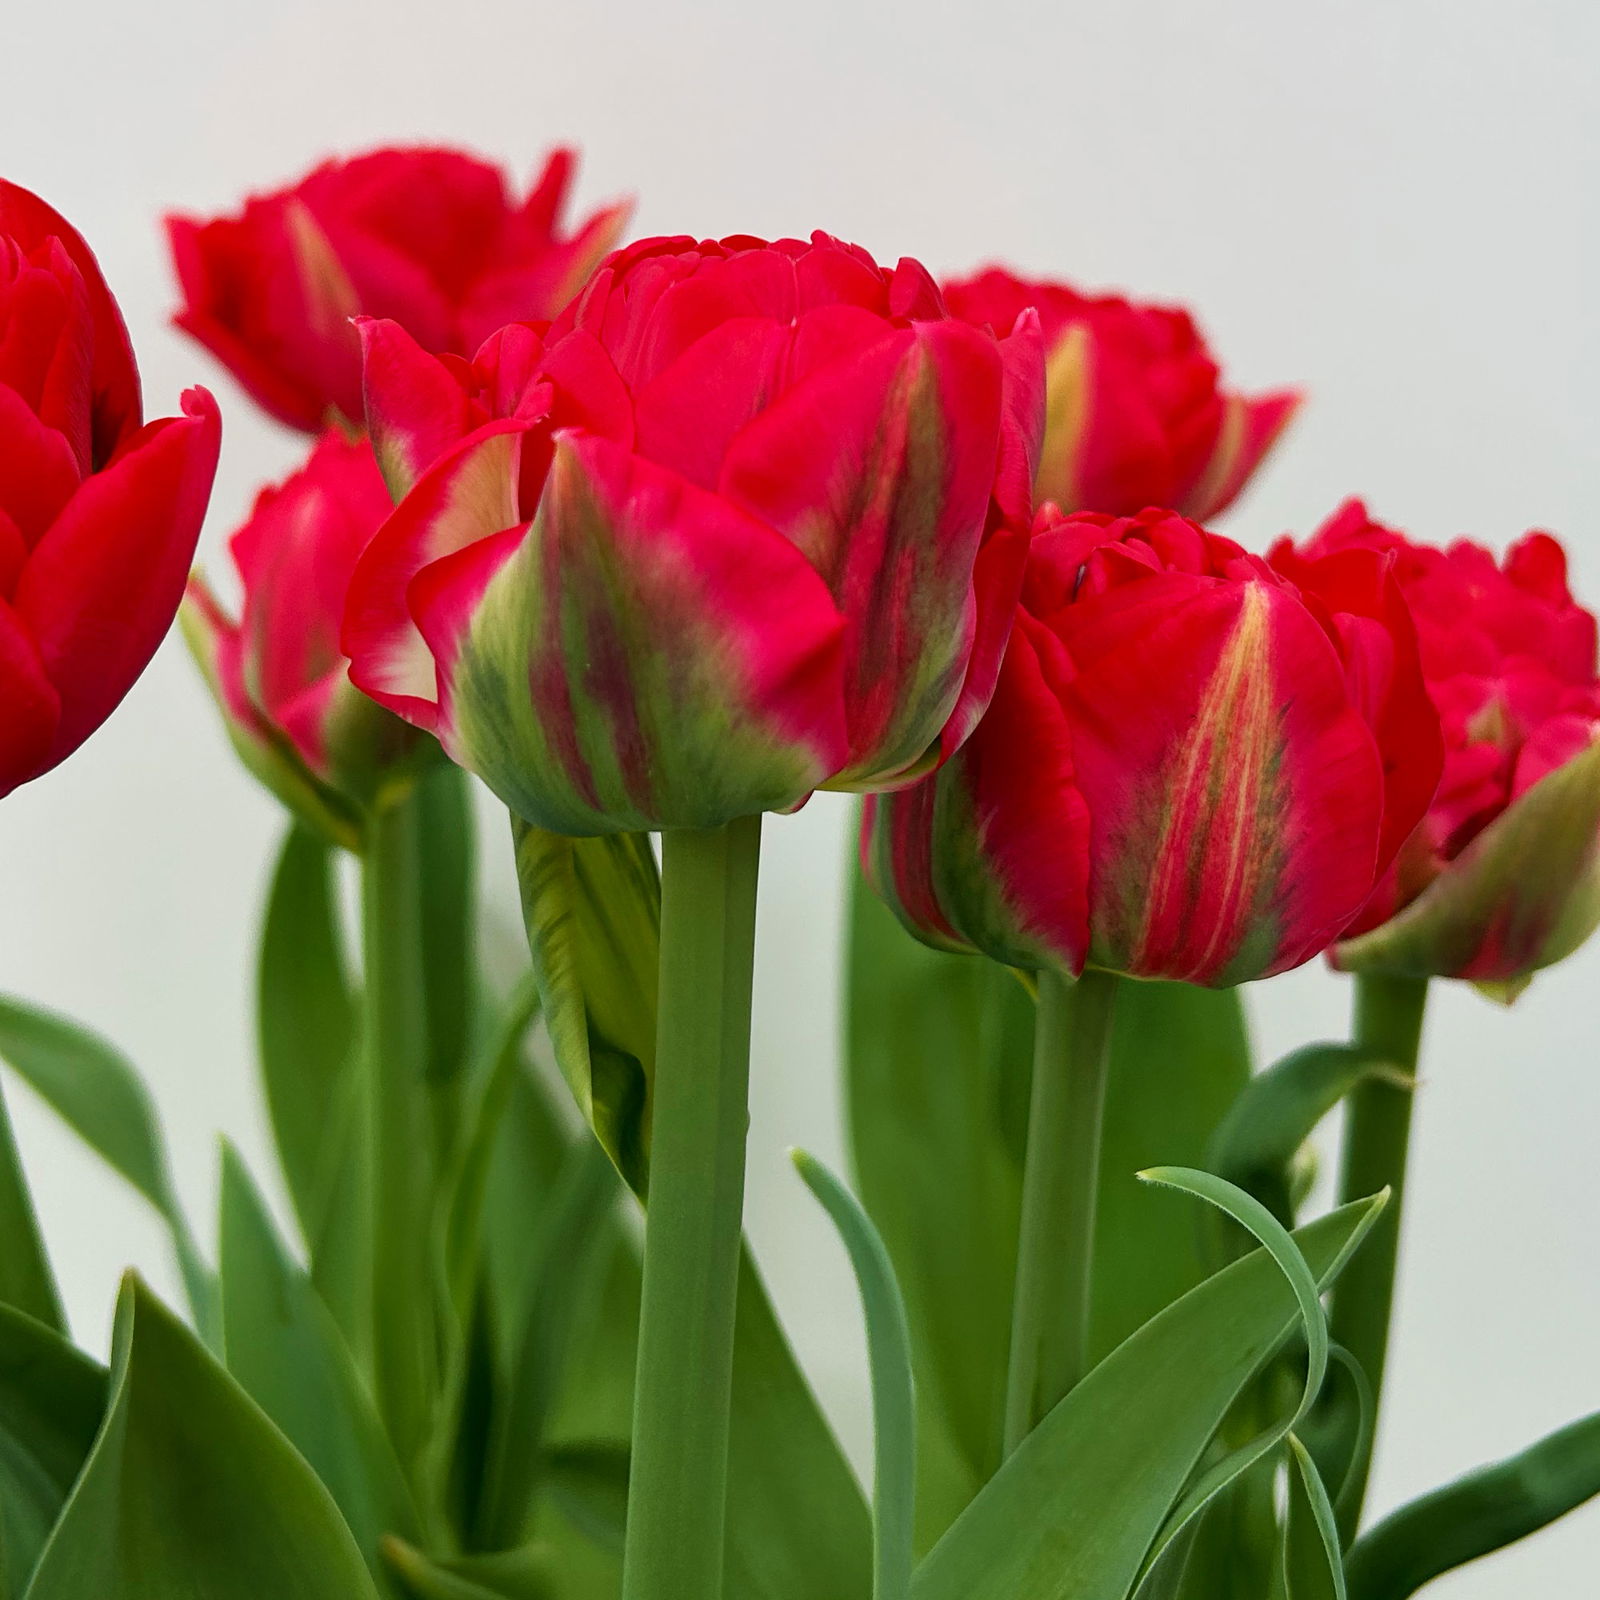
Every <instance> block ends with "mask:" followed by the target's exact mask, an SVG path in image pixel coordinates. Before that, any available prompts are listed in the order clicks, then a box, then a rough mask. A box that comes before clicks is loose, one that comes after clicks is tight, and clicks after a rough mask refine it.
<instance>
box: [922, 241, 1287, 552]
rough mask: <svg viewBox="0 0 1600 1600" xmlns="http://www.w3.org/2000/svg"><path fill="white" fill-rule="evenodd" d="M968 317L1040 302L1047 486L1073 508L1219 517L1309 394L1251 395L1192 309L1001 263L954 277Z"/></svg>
mask: <svg viewBox="0 0 1600 1600" xmlns="http://www.w3.org/2000/svg"><path fill="white" fill-rule="evenodd" d="M944 292H945V297H946V299H947V301H948V302H949V305H950V309H951V310H952V311H953V312H954V313H955V314H956V315H957V316H958V317H964V318H966V320H967V321H969V322H972V323H975V324H977V325H979V326H980V327H981V326H984V325H990V326H993V327H995V328H1008V327H1010V326H1011V325H1012V323H1014V322H1015V321H1016V319H1017V316H1018V314H1019V313H1020V312H1021V311H1022V310H1023V308H1024V307H1026V306H1032V307H1034V308H1036V309H1037V311H1038V313H1039V318H1040V323H1041V327H1042V330H1043V334H1044V342H1045V370H1046V392H1047V395H1048V409H1047V413H1046V416H1047V421H1046V425H1045V436H1044V445H1043V448H1042V449H1041V451H1040V454H1039V475H1038V482H1037V486H1036V487H1037V496H1036V498H1037V499H1038V501H1039V502H1040V503H1043V502H1046V501H1048V502H1050V503H1052V504H1054V505H1056V506H1058V507H1059V508H1060V509H1061V510H1063V511H1068V512H1070V511H1103V512H1108V513H1110V514H1112V515H1114V516H1131V515H1133V514H1134V513H1135V512H1137V511H1139V510H1141V509H1142V508H1143V507H1145V506H1152V505H1154V506H1171V507H1173V508H1175V509H1176V510H1178V511H1180V512H1181V513H1182V514H1183V515H1184V516H1188V517H1193V518H1195V519H1196V520H1198V521H1202V522H1204V521H1207V520H1208V519H1210V518H1212V517H1214V516H1216V515H1217V514H1218V513H1219V512H1221V511H1224V510H1225V509H1226V508H1227V507H1228V506H1229V505H1231V504H1232V502H1233V501H1234V499H1235V498H1236V497H1237V496H1238V494H1239V493H1240V491H1241V490H1242V489H1243V488H1244V486H1245V484H1246V483H1248V482H1249V480H1250V477H1251V475H1252V474H1253V473H1254V472H1255V470H1256V468H1257V467H1259V466H1260V465H1261V463H1262V460H1263V459H1264V458H1265V456H1266V454H1267V452H1268V451H1269V450H1270V449H1271V448H1272V446H1273V445H1274V444H1275V443H1276V442H1277V440H1278V438H1279V437H1280V435H1281V434H1282V433H1283V431H1284V429H1285V428H1287V427H1288V425H1289V422H1290V420H1291V419H1292V418H1293V416H1294V413H1295V411H1296V410H1297V409H1298V408H1299V405H1300V396H1299V395H1298V394H1297V393H1296V392H1295V391H1293V390H1290V389H1283V390H1278V391H1275V392H1274V393H1271V394H1265V395H1260V396H1254V397H1247V396H1245V395H1242V394H1237V393H1234V392H1233V391H1232V390H1229V389H1225V388H1223V387H1222V375H1221V372H1220V371H1219V369H1218V367H1217V363H1216V361H1215V359H1214V358H1213V357H1212V355H1211V352H1210V351H1209V350H1208V349H1207V348H1206V344H1205V341H1204V339H1202V338H1201V336H1200V333H1199V331H1198V330H1197V329H1196V327H1195V325H1194V320H1193V318H1192V317H1191V316H1190V315H1189V313H1188V312H1187V311H1184V310H1182V309H1181V308H1177V307H1167V306H1148V305H1135V304H1134V303H1132V302H1131V301H1128V300H1125V299H1123V298H1121V297H1120V296H1117V295H1102V296H1090V295H1086V294H1082V293H1080V292H1079V291H1078V290H1076V289H1073V288H1070V287H1068V286H1067V285H1066V284H1064V283H1053V282H1037V281H1032V280H1028V279H1022V278H1017V277H1014V276H1012V274H1010V273H1009V272H1004V271H1001V270H999V269H998V268H991V269H989V270H988V271H986V272H980V273H979V274H978V275H977V276H976V277H973V278H967V279H958V280H956V281H953V282H949V283H946V284H945V286H944Z"/></svg>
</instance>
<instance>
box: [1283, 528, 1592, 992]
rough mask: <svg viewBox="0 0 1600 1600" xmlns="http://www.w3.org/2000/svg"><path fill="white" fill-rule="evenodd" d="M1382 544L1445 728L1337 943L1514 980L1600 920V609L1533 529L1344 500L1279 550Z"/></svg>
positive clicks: (1489, 980)
mask: <svg viewBox="0 0 1600 1600" xmlns="http://www.w3.org/2000/svg"><path fill="white" fill-rule="evenodd" d="M1349 551H1379V552H1382V553H1383V554H1384V556H1385V557H1386V558H1387V559H1389V560H1390V561H1392V562H1393V563H1394V571H1395V576H1396V579H1397V581H1398V582H1399V585H1400V588H1401V589H1402V591H1403V592H1404V594H1405V596H1406V599H1407V601H1408V602H1409V604H1410V607H1411V611H1412V614H1413V615H1414V616H1415V618H1416V624H1417V633H1418V638H1419V641H1420V645H1421V652H1422V667H1423V672H1424V673H1425V675H1426V677H1427V682H1428V689H1429V692H1430V694H1431V695H1432V697H1433V700H1434V703H1435V704H1436V705H1437V707H1438V710H1439V717H1440V721H1441V723H1442V724H1443V728H1444V741H1445V761H1444V776H1443V779H1442V781H1441V782H1440V784H1439V790H1438V794H1437V795H1436V796H1435V798H1434V801H1433V804H1432V805H1431V806H1430V807H1429V810H1428V813H1427V816H1426V818H1425V819H1424V821H1423V822H1422V824H1421V826H1419V827H1418V828H1417V830H1416V832H1415V833H1414V834H1413V835H1412V836H1411V838H1410V839H1409V840H1408V841H1407V843H1406V846H1405V848H1404V849H1403V850H1402V851H1401V853H1400V856H1399V858H1398V860H1397V861H1396V863H1395V866H1394V868H1393V870H1391V871H1390V872H1389V873H1388V874H1386V876H1385V877H1384V879H1383V881H1382V883H1381V884H1380V885H1379V886H1378V889H1377V892H1376V893H1375V894H1374V895H1373V897H1372V898H1371V900H1370V901H1369V902H1368V903H1367V905H1366V906H1365V907H1364V908H1363V910H1362V912H1361V914H1360V916H1359V917H1358V918H1357V919H1356V921H1355V923H1354V924H1353V925H1352V927H1351V928H1350V929H1349V930H1348V932H1347V934H1346V937H1345V939H1344V941H1343V942H1342V943H1341V944H1339V945H1338V946H1337V947H1336V949H1335V951H1334V961H1335V964H1336V965H1338V966H1341V967H1344V968H1347V969H1350V970H1353V971H1382V972H1392V973H1397V974H1402V975H1405V976H1409V977H1433V976H1441V977H1455V978H1470V979H1473V980H1476V981H1478V982H1479V983H1482V984H1484V985H1485V986H1487V987H1489V988H1490V989H1491V991H1492V992H1497V993H1499V994H1501V995H1503V996H1508V997H1509V995H1511V994H1514V993H1515V992H1516V991H1517V990H1518V989H1519V988H1520V987H1522V986H1523V985H1524V984H1525V983H1526V982H1527V981H1528V979H1529V977H1530V976H1531V974H1532V973H1533V972H1535V971H1536V970H1538V969H1539V968H1541V967H1546V966H1549V965H1550V964H1551V963H1552V962H1555V961H1559V960H1561V959H1562V957H1564V956H1566V955H1569V954H1570V953H1571V952H1572V951H1573V950H1574V949H1576V948H1577V946H1578V945H1579V944H1581V943H1582V942H1583V940H1584V939H1586V938H1587V937H1588V936H1589V934H1590V933H1592V932H1593V931H1594V928H1595V926H1596V925H1597V923H1600V676H1597V672H1596V645H1595V634H1596V629H1595V618H1594V615H1593V614H1592V613H1591V612H1589V611H1587V610H1585V609H1584V608H1583V607H1582V606H1580V605H1578V604H1577V602H1576V601H1574V599H1573V598H1572V593H1571V590H1570V589H1569V588H1568V586H1567V563H1566V556H1565V555H1564V553H1563V551H1562V549H1561V546H1560V545H1559V544H1557V543H1556V541H1555V540H1554V539H1552V538H1551V537H1550V536H1549V535H1548V534H1544V533H1530V534H1528V535H1526V536H1525V537H1524V538H1522V539H1520V540H1518V541H1517V542H1516V543H1515V544H1514V545H1512V547H1511V548H1510V550H1509V551H1508V552H1507V553H1506V555H1505V557H1504V559H1503V560H1501V561H1496V559H1495V557H1494V556H1493V555H1492V554H1491V553H1490V552H1489V551H1488V550H1486V549H1484V548H1483V547H1482V546H1481V545H1478V544H1474V543H1470V542H1468V541H1466V540H1462V541H1458V542H1457V543H1455V544H1452V545H1450V546H1449V547H1448V548H1446V549H1439V548H1437V547H1434V546H1431V545H1424V544H1417V543H1413V542H1412V541H1411V540H1409V539H1407V538H1406V537H1405V536H1404V535H1403V534H1400V533H1397V532H1395V531H1394V530H1393V529H1390V528H1386V527H1383V526H1382V525H1381V524H1378V523H1375V522H1373V521H1371V520H1370V519H1369V517H1368V516H1367V512H1366V508H1365V507H1364V506H1363V505H1362V504H1361V503H1360V502H1359V501H1351V502H1349V503H1348V504H1346V505H1345V506H1343V507H1341V508H1340V510H1339V511H1337V512H1336V513H1335V514H1334V515H1333V517H1331V518H1330V519H1329V521H1328V522H1327V523H1326V524H1324V526H1323V527H1322V528H1321V529H1320V530H1319V531H1318V532H1317V533H1316V535H1315V536H1314V537H1313V538H1311V539H1310V540H1309V541H1307V542H1306V543H1305V544H1304V545H1303V546H1301V547H1300V548H1299V549H1295V548H1294V547H1292V546H1291V545H1289V544H1288V543H1287V542H1286V543H1284V544H1282V545H1280V546H1279V547H1278V548H1277V549H1276V550H1274V551H1273V553H1272V558H1271V559H1272V561H1273V563H1274V565H1275V566H1276V567H1277V568H1278V569H1279V570H1280V571H1282V572H1285V573H1287V574H1289V575H1290V576H1291V577H1297V576H1298V574H1299V573H1300V572H1301V571H1302V570H1303V569H1304V567H1305V566H1306V565H1307V564H1308V563H1316V562H1319V561H1321V560H1322V559H1324V558H1326V557H1327V556H1329V555H1330V554H1338V553H1344V552H1349Z"/></svg>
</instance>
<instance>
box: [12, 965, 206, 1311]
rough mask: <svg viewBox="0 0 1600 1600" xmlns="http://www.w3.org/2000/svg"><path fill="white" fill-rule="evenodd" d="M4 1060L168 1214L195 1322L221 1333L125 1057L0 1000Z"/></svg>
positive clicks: (56, 1019) (68, 1025)
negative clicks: (217, 1328)
mask: <svg viewBox="0 0 1600 1600" xmlns="http://www.w3.org/2000/svg"><path fill="white" fill-rule="evenodd" d="M0 1058H3V1059H4V1060H6V1061H8V1062H9V1063H10V1064H11V1066H12V1067H13V1068H14V1069H15V1071H16V1073H17V1075H18V1076H19V1077H21V1078H22V1080H23V1081H24V1082H25V1083H26V1084H27V1085H28V1086H29V1088H31V1089H32V1090H33V1091H34V1093H35V1094H37V1095H38V1096H39V1097H40V1098H41V1099H42V1100H44V1102H45V1103H46V1104H47V1105H48V1106H49V1107H50V1108H51V1110H53V1111H54V1112H55V1113H56V1115H57V1116H59V1117H60V1118H61V1119H62V1121H63V1122H65V1123H66V1124H67V1126H68V1127H69V1128H71V1129H72V1131H73V1132H74V1133H76V1134H77V1135H78V1137H79V1138H80V1139H82V1140H83V1141H84V1143H85V1144H87V1145H88V1146H89V1148H90V1149H91V1150H93V1151H94V1152H95V1154H96V1155H98V1156H99V1157H100V1158H101V1159H102V1160H103V1161H104V1162H106V1164H107V1165H108V1166H110V1167H111V1168H112V1169H113V1170H114V1171H116V1172H118V1173H120V1174H121V1175H122V1176H123V1177H124V1178H126V1179H127V1181H128V1182H129V1183H131V1184H132V1185H133V1187H134V1188H135V1189H137V1190H138V1191H139V1193H140V1194H142V1195H143V1196H144V1197H145V1199H147V1200H148V1201H149V1202H150V1204H151V1205H153V1206H154V1207H155V1208H156V1210H157V1211H158V1212H160V1214H161V1216H162V1217H163V1218H164V1219H165V1221H166V1224H167V1227H168V1229H169V1230H170V1231H171V1234H172V1243H173V1248H174V1250H175V1252H176V1254H177V1258H178V1266H179V1268H180V1270H181V1271H182V1273H183V1281H184V1286H185V1288H186V1289H187V1290H188V1294H189V1303H190V1306H191V1308H192V1309H193V1311H194V1316H195V1321H196V1324H197V1325H198V1326H199V1328H200V1331H201V1334H202V1335H203V1336H204V1337H206V1338H207V1339H208V1340H209V1339H211V1338H213V1337H214V1336H215V1332H216V1322H217V1313H216V1283H215V1281H214V1279H213V1278H212V1275H211V1272H210V1269H209V1268H208V1267H207V1266H206V1265H205V1262H204V1261H203V1260H202V1258H201V1255H200V1250H199V1247H198V1246H197V1245H196V1244H195V1241H194V1235H193V1233H192V1232H191V1231H190V1228H189V1222H188V1218H187V1217H185V1216H184V1214H183V1207H182V1206H181V1205H179V1203H178V1196H177V1191H176V1190H175V1189H174V1187H173V1183H172V1174H171V1170H170V1168H169V1166H168V1164H167V1151H166V1146H165V1144H164V1143H163V1142H162V1138H161V1131H160V1126H159V1124H158V1122H157V1120H156V1111H155V1106H154V1105H153V1104H152V1103H151V1100H150V1095H149V1092H148V1091H147V1090H146V1089H145V1086H144V1084H143V1083H142V1082H141V1081H140V1079H139V1075H138V1074H137V1073H136V1072H135V1071H134V1069H133V1067H132V1066H131V1065H130V1064H129V1062H128V1060H127V1058H126V1057H125V1056H123V1054H122V1053H121V1052H120V1051H119V1050H117V1049H116V1047H115V1046H113V1045H111V1044H109V1043H108V1042H107V1041H106V1040H104V1039H102V1038H100V1037H99V1035H98V1034H94V1033H91V1032H90V1031H89V1030H88V1029H87V1028H81V1027H79V1026H78V1025H77V1024H76V1023H74V1022H69V1021H68V1020H67V1019H66V1018H65V1017H61V1016H57V1015H56V1014H55V1013H53V1012H49V1011H44V1010H41V1009H39V1008H37V1007H35V1006H29V1005H26V1004H24V1003H23V1002H22V1001H20V1000H13V999H9V998H5V997H0Z"/></svg>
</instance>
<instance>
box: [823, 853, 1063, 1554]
mask: <svg viewBox="0 0 1600 1600" xmlns="http://www.w3.org/2000/svg"><path fill="white" fill-rule="evenodd" d="M846 985H847V1024H848V1032H847V1036H846V1043H847V1048H846V1055H845V1064H846V1065H845V1071H846V1079H845V1092H846V1106H847V1112H848V1117H849V1130H850V1143H851V1151H852V1165H853V1169H854V1172H855V1179H856V1186H857V1189H858V1191H859V1192H860V1195H861V1199H862V1202H863V1204H864V1205H865V1207H866V1209H867V1212H868V1214H869V1215H870V1216H871V1218H872V1220H873V1222H874V1224H875V1225H876V1226H877V1228H878V1230H879V1232H880V1234H881V1235H882V1236H883V1240H884V1243H885V1244H886V1245H887V1247H888V1250H889V1254H890V1257H891V1259H892V1260H893V1262H894V1268H895V1276H896V1278H897V1279H898V1281H899V1284H900V1287H901V1291H902V1293H903V1294H904V1296H905V1300H906V1311H907V1316H908V1318H909V1320H910V1326H911V1335H912V1352H913V1363H914V1366H915V1371H916V1378H917V1394H918V1402H919V1427H918V1435H919V1444H920V1460H919V1463H918V1476H919V1479H920V1482H921V1486H922V1507H921V1526H920V1528H919V1535H920V1538H921V1541H922V1542H923V1543H924V1544H928V1543H931V1542H932V1540H933V1539H934V1538H935V1537H937V1535H938V1534H939V1533H940V1532H942V1531H943V1529H944V1528H945V1527H946V1526H948V1524H949V1523H950V1522H951V1521H952V1520H953V1518H954V1517H955V1515H956V1514H957V1513H958V1512H959V1511H960V1510H961V1508H962V1507H963V1506H964V1505H965V1504H966V1503H967V1502H968V1501H969V1500H970V1499H971V1498H972V1496H973V1495H974V1494H975V1493H976V1492H977V1490H978V1488H979V1486H980V1485H981V1484H982V1483H984V1482H985V1481H986V1480H987V1479H988V1478H989V1476H990V1475H991V1474H992V1473H993V1472H994V1471H995V1470H996V1469H997V1468H998V1467H999V1465H1000V1453H1001V1448H1000V1447H1001V1435H1002V1424H1003V1418H1004V1408H1005V1387H1006V1368H1007V1363H1008V1360H1009V1353H1010V1340H1011V1294H1012V1280H1013V1278H1014V1277H1015V1275H1016V1260H1017V1228H1018V1219H1019V1217H1020V1213H1021V1203H1022V1202H1021V1196H1022V1158H1023V1148H1024V1145H1025V1142H1026V1137H1027V1118H1028V1090H1029V1078H1030V1073H1031V1070H1032V1049H1033V1009H1034V1008H1033V1002H1032V1001H1031V999H1030V998H1029V996H1028V994H1027V992H1026V990H1025V989H1024V988H1023V987H1022V985H1021V984H1020V983H1019V982H1018V981H1017V980H1016V978H1015V977H1014V976H1013V975H1012V974H1011V973H1010V972H1009V971H1007V970H1006V969H1005V968H1004V967H1001V966H998V965H996V964H995V963H993V962H989V961H985V960H983V959H982V958H980V957H977V956H960V955H947V954H944V953H942V952H939V951H935V950H931V949H929V948H928V947H927V946H925V945H922V944H919V943H918V942H917V941H916V940H915V939H913V938H911V936H910V935H909V934H907V933H906V931H905V930H904V929H903V928H902V927H901V926H900V924H899V923H898V922H897V921H896V920H895V918H894V916H893V915H892V914H891V913H890V912H889V911H888V909H887V908H886V907H885V906H884V905H883V904H882V902H881V901H879V899H878V898H877V896H876V895H874V894H873V893H872V891H871V889H870V888H869V887H868V886H867V884H866V881H865V879H864V878H863V877H862V875H861V873H860V871H859V869H858V868H857V869H855V870H854V871H853V875H852V889H851V904H850V937H849V952H848V967H847V973H846Z"/></svg>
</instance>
